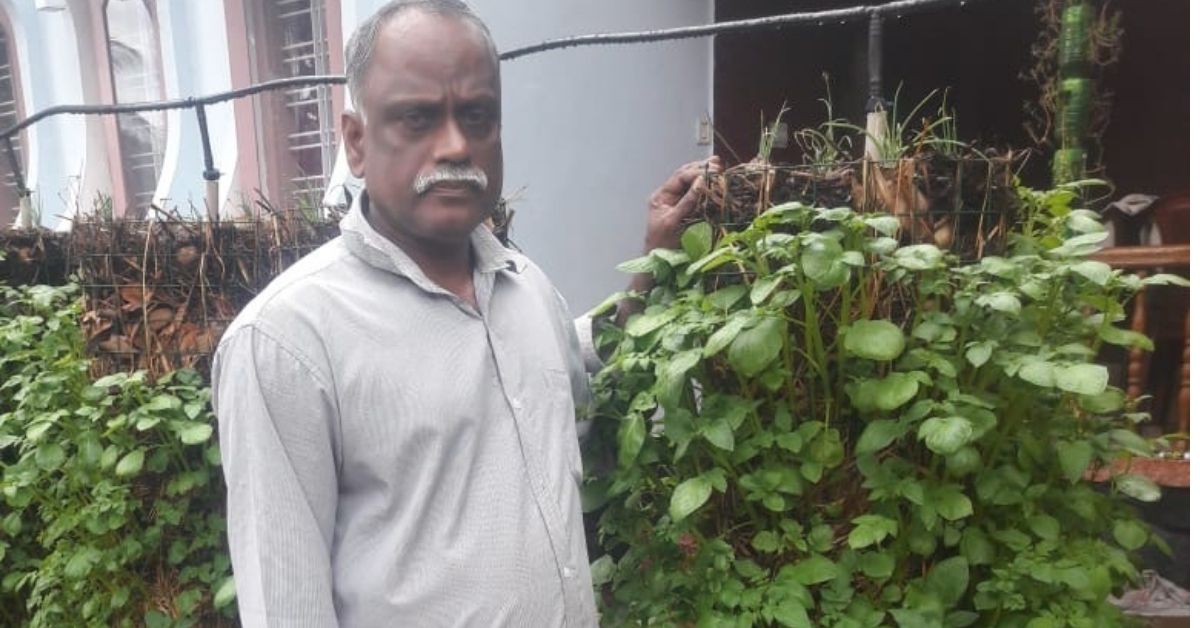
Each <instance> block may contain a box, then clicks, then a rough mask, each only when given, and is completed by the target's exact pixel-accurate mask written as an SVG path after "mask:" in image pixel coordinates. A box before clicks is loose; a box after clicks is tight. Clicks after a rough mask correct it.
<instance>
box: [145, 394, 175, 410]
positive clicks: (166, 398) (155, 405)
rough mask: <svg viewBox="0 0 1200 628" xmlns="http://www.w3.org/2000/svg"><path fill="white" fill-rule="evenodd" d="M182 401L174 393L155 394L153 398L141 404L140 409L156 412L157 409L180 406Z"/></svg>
mask: <svg viewBox="0 0 1200 628" xmlns="http://www.w3.org/2000/svg"><path fill="white" fill-rule="evenodd" d="M182 405H183V404H182V402H180V401H179V398H178V397H175V396H174V395H156V396H155V397H154V398H153V399H151V400H150V401H149V402H147V403H146V405H144V406H142V410H145V411H147V412H158V411H159V410H170V409H172V408H178V407H180V406H182Z"/></svg>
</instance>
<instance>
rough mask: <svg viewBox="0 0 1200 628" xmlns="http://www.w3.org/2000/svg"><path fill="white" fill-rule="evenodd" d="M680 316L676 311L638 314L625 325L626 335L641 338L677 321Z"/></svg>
mask: <svg viewBox="0 0 1200 628" xmlns="http://www.w3.org/2000/svg"><path fill="white" fill-rule="evenodd" d="M678 315H679V314H678V313H677V312H676V311H674V310H659V311H657V312H653V313H649V312H645V313H641V314H636V315H634V316H633V318H631V319H630V320H629V322H628V323H626V324H625V333H627V334H629V335H630V336H633V337H634V338H640V337H642V336H645V335H646V334H649V333H650V332H652V331H654V330H656V329H658V328H659V327H662V326H663V325H666V324H667V323H669V322H671V321H673V320H675V317H676V316H678Z"/></svg>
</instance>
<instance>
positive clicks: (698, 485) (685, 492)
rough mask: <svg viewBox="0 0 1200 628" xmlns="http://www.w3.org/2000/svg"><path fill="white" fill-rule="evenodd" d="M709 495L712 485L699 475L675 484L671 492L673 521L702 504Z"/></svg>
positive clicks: (690, 512) (680, 519)
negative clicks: (673, 490) (677, 484)
mask: <svg viewBox="0 0 1200 628" xmlns="http://www.w3.org/2000/svg"><path fill="white" fill-rule="evenodd" d="M710 495H712V485H711V484H709V483H708V480H706V479H704V478H700V477H696V478H691V479H690V480H685V481H684V482H683V483H681V484H680V485H679V486H676V487H675V492H674V493H672V494H671V507H670V512H671V518H672V519H674V520H675V521H682V520H683V519H684V517H687V516H688V515H690V514H692V513H693V512H695V511H696V509H698V508H700V507H701V506H703V505H704V504H705V502H707V501H708V498H709V496H710Z"/></svg>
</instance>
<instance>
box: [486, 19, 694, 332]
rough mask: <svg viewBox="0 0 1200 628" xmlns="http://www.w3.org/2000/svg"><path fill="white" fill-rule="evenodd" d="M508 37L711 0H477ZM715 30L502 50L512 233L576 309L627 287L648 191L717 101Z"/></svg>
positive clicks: (641, 23) (509, 42)
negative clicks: (524, 52) (690, 36)
mask: <svg viewBox="0 0 1200 628" xmlns="http://www.w3.org/2000/svg"><path fill="white" fill-rule="evenodd" d="M473 4H474V6H475V8H476V10H477V11H478V12H479V14H480V15H481V16H482V17H483V18H484V20H485V21H486V22H487V24H488V25H489V27H490V28H491V30H492V35H493V36H494V37H495V39H496V44H497V47H498V48H499V49H500V50H510V49H513V48H516V47H519V46H524V45H527V44H533V43H538V42H541V41H544V40H546V39H552V38H557V37H564V36H570V35H582V34H589V33H603V32H614V31H634V30H643V29H651V28H667V27H671V26H686V25H694V24H706V23H711V22H712V16H713V6H712V0H654V1H652V2H647V1H645V0H606V1H604V2H596V1H595V0H534V1H531V2H522V3H520V9H519V10H518V9H515V8H514V3H512V2H509V1H505V0H475V2H474V3H473ZM712 67H713V66H712V43H711V39H710V38H705V39H698V40H685V41H671V42H661V43H651V44H634V45H620V46H595V47H585V48H569V49H564V50H555V51H550V52H542V53H538V54H536V55H532V56H529V57H522V58H519V59H514V60H511V61H506V62H504V64H503V66H502V69H501V72H502V82H503V90H504V148H505V177H504V178H505V185H504V187H505V195H506V196H512V195H514V194H516V195H517V197H518V198H517V200H516V201H515V203H514V204H513V209H515V211H516V216H515V218H514V222H513V231H512V238H513V240H514V241H515V242H516V244H517V245H518V246H519V247H521V249H522V250H524V251H525V253H526V254H528V255H529V256H530V257H531V258H532V259H533V260H534V261H535V262H537V264H538V265H539V266H541V267H542V268H543V269H545V271H546V272H547V274H549V275H550V278H551V279H553V280H554V283H555V285H557V286H558V289H559V291H561V292H562V293H563V296H565V297H566V299H567V302H568V304H570V306H571V309H572V311H573V312H575V313H576V314H578V313H582V312H584V311H587V310H588V309H590V308H591V307H592V306H593V305H595V304H596V303H598V302H599V301H600V300H601V299H603V298H604V297H605V296H607V295H608V294H610V293H612V292H614V291H616V290H621V289H623V288H624V287H625V285H626V284H627V282H628V277H627V276H625V275H623V274H621V273H618V272H616V271H615V270H614V269H613V267H614V266H616V265H617V264H618V263H620V262H621V261H623V260H625V259H628V258H631V257H635V256H637V255H639V254H640V253H641V247H642V235H643V233H644V227H645V213H646V210H645V208H646V199H647V197H648V196H649V195H650V193H651V192H652V191H653V190H654V189H655V188H657V187H658V186H659V185H660V184H661V183H662V182H663V181H665V180H666V178H667V176H668V175H670V174H671V173H672V172H673V171H674V170H675V168H677V167H678V166H679V165H681V164H683V163H684V162H687V161H692V160H695V159H700V158H703V157H706V156H707V155H709V154H710V151H711V146H701V145H697V143H696V121H697V118H699V117H701V116H703V115H705V114H710V112H711V107H712V105H711V103H712Z"/></svg>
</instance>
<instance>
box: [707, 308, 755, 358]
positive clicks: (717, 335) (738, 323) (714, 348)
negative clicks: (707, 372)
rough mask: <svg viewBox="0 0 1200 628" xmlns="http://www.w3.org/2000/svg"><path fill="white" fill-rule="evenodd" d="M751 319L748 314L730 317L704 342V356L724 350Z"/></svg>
mask: <svg viewBox="0 0 1200 628" xmlns="http://www.w3.org/2000/svg"><path fill="white" fill-rule="evenodd" d="M751 320H752V319H750V318H749V317H747V316H734V317H733V318H730V319H729V321H728V322H726V323H725V324H724V325H722V326H721V328H720V329H718V330H717V331H716V332H714V333H713V335H711V336H709V337H708V342H706V343H704V357H706V358H711V357H713V356H714V355H716V354H718V353H720V352H721V351H723V350H724V349H725V347H728V346H729V343H731V342H733V339H734V338H737V335H738V333H740V332H741V331H742V328H743V327H745V326H746V325H747V324H749V323H750V322H751Z"/></svg>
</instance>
